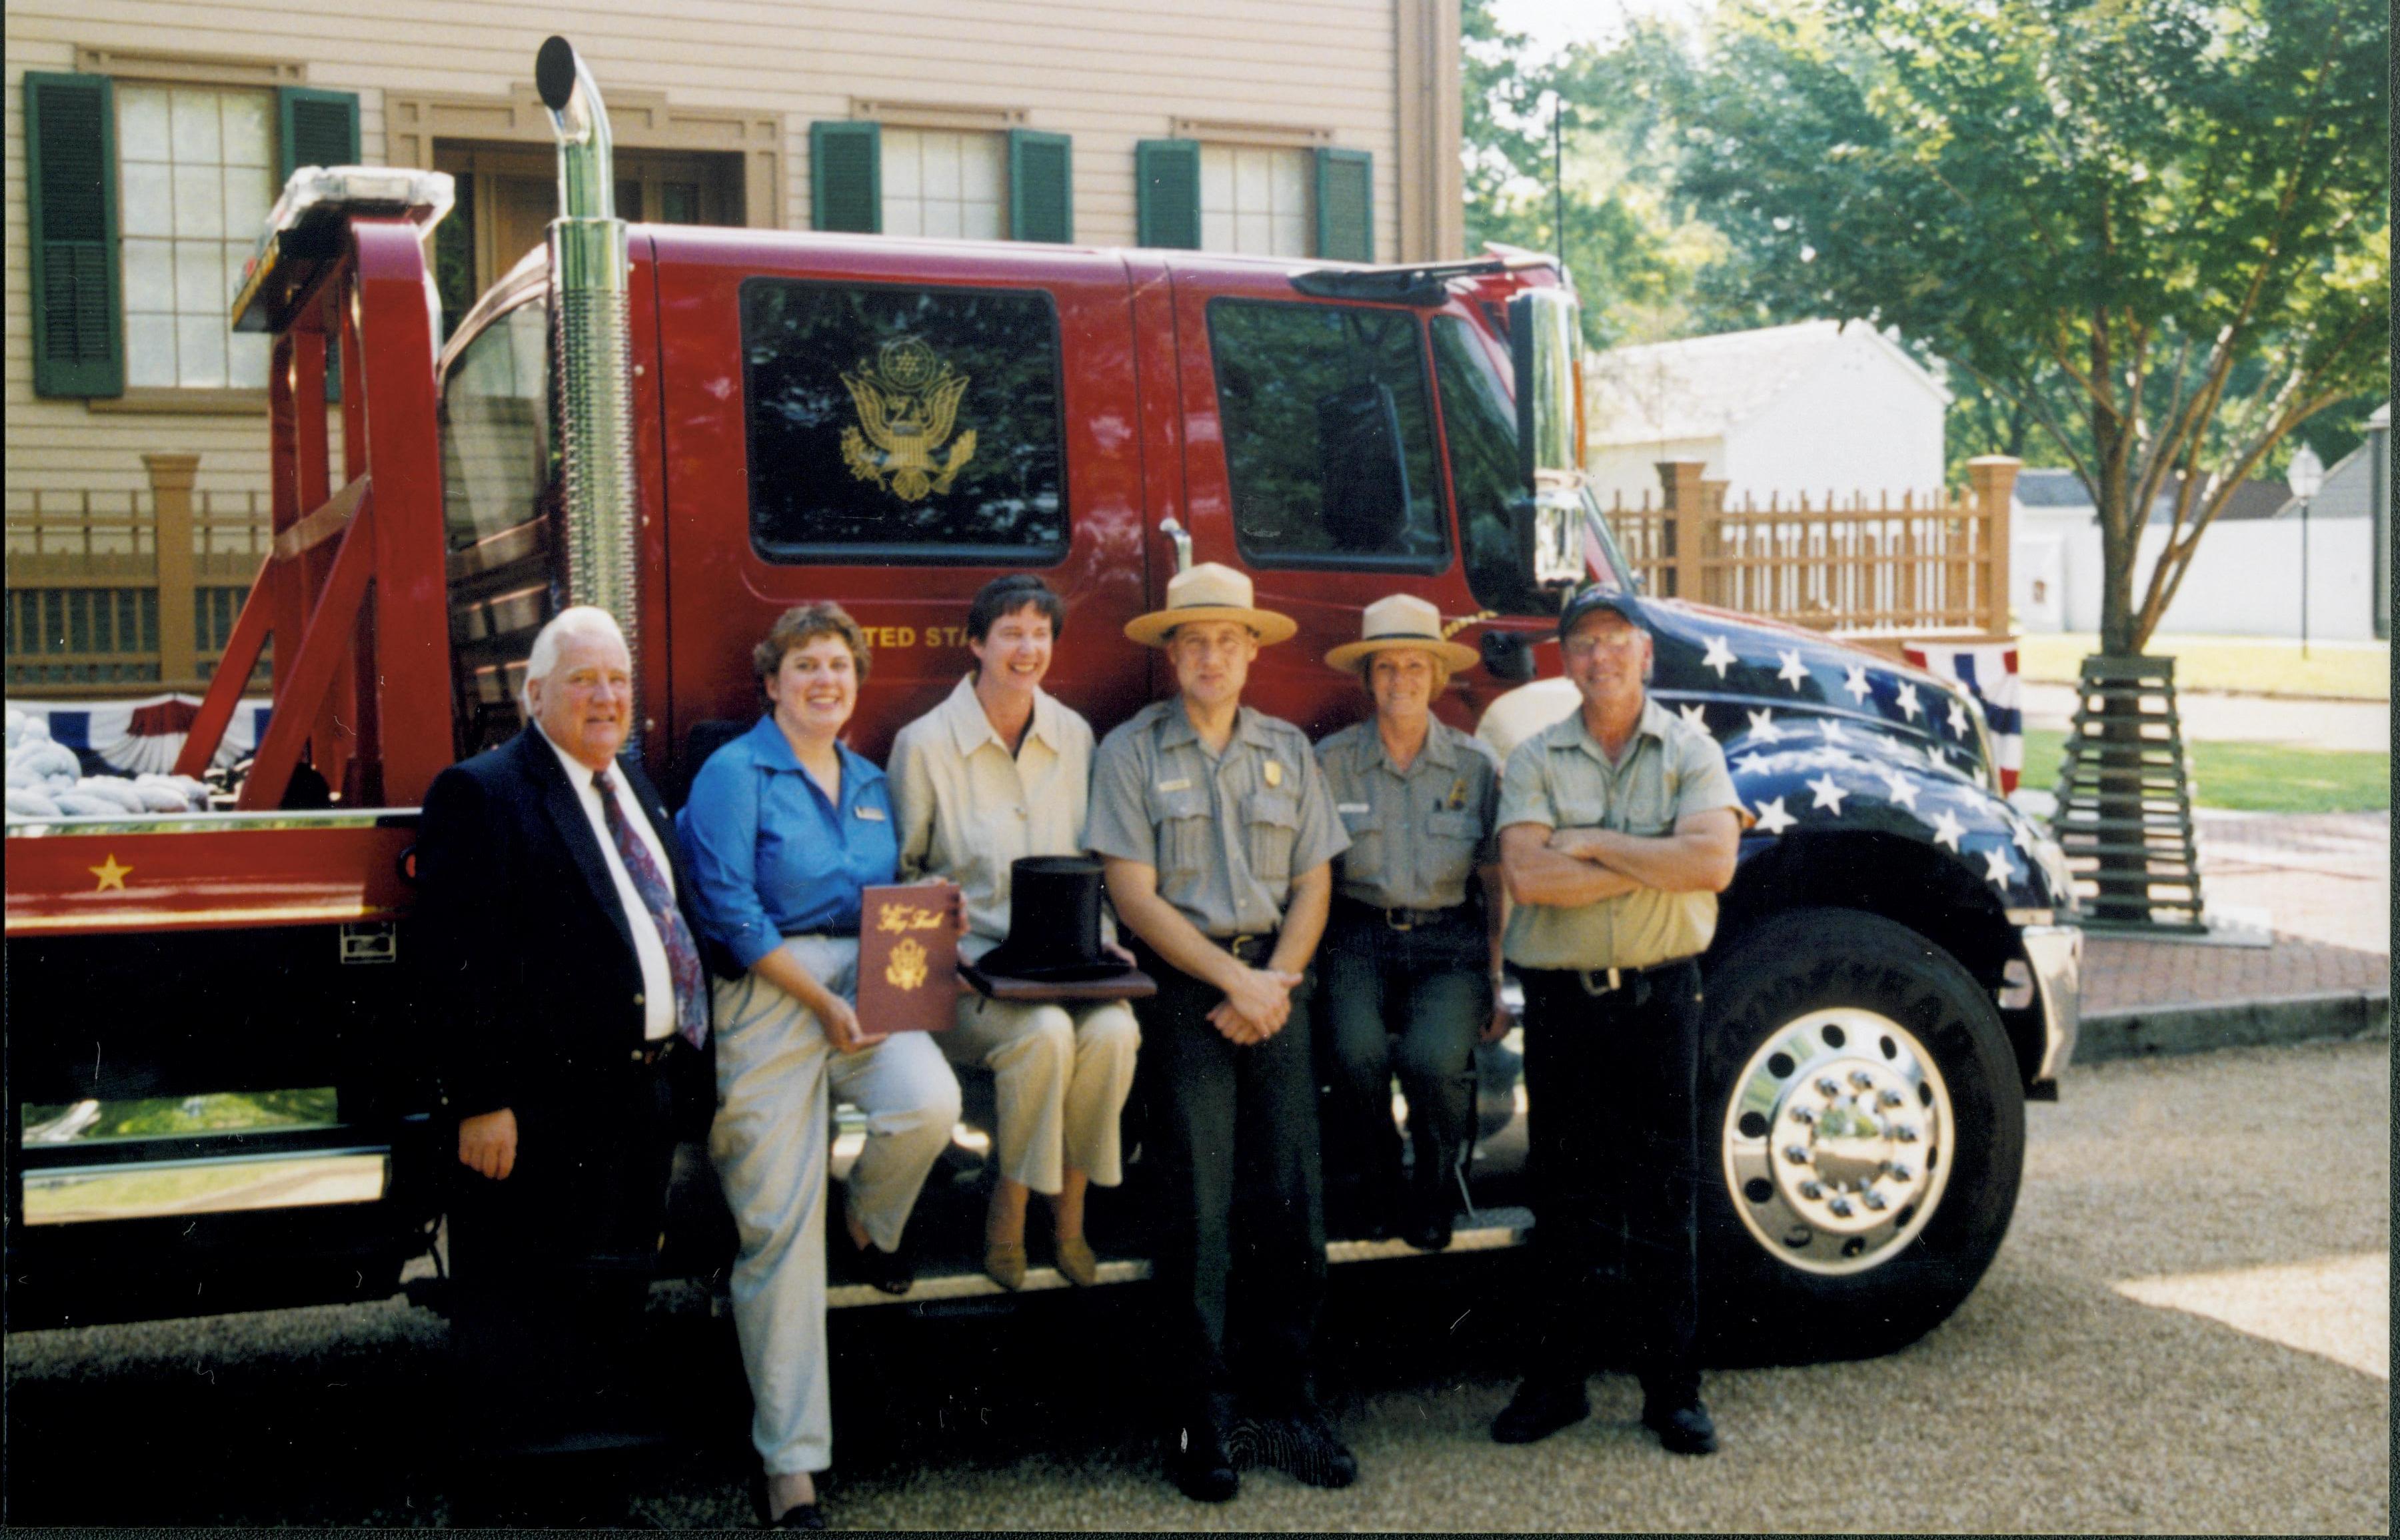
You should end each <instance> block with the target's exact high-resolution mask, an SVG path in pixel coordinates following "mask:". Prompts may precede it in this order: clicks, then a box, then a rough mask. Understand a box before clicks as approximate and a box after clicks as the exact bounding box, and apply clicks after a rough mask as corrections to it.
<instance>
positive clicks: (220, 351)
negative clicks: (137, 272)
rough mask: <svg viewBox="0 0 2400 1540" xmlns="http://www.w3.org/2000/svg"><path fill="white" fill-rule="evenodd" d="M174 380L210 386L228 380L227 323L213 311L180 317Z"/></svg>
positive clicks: (177, 331) (177, 327) (177, 382)
mask: <svg viewBox="0 0 2400 1540" xmlns="http://www.w3.org/2000/svg"><path fill="white" fill-rule="evenodd" d="M181 254H182V253H180V252H178V253H177V255H178V256H180V255H181ZM175 266H177V267H179V268H180V267H181V266H183V264H182V263H181V262H180V261H179V262H177V263H176V265H175ZM175 383H176V384H177V385H197V386H211V387H221V386H223V385H224V384H225V321H224V320H222V319H220V318H219V317H217V316H210V315H199V316H183V317H180V318H178V319H177V320H176V322H175Z"/></svg>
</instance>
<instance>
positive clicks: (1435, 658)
mask: <svg viewBox="0 0 2400 1540" xmlns="http://www.w3.org/2000/svg"><path fill="white" fill-rule="evenodd" d="M1360 631H1361V635H1360V637H1359V639H1358V640H1357V641H1355V642H1348V643H1344V644H1343V646H1341V647H1335V648H1334V649H1333V650H1332V651H1330V652H1329V653H1327V654H1326V655H1325V661H1326V662H1327V663H1328V664H1330V666H1332V667H1333V668H1336V669H1339V670H1341V671H1342V672H1343V673H1345V674H1356V675H1358V677H1359V679H1360V682H1361V683H1363V684H1364V685H1365V686H1366V688H1367V693H1368V694H1369V695H1370V697H1372V698H1373V700H1374V703H1375V713H1374V715H1372V716H1371V717H1370V718H1368V719H1367V720H1366V721H1363V722H1359V723H1357V724H1355V725H1353V726H1350V727H1346V728H1343V729H1342V730H1341V731H1339V732H1336V733H1334V734H1332V735H1331V736H1330V737H1329V738H1327V739H1325V740H1324V741H1323V742H1322V743H1318V744H1317V745H1316V758H1317V763H1318V764H1319V765H1321V766H1323V767H1324V770H1325V779H1326V784H1328V786H1329V787H1330V789H1331V791H1332V793H1333V801H1334V807H1335V810H1336V811H1339V812H1340V813H1341V815H1342V824H1343V828H1344V829H1345V830H1346V831H1347V832H1348V833H1349V836H1350V848H1349V850H1347V851H1346V852H1343V854H1342V855H1341V856H1340V857H1339V859H1338V860H1337V862H1336V865H1335V875H1334V894H1333V911H1332V916H1331V920H1330V923H1329V925H1328V928H1327V931H1326V937H1325V947H1324V951H1323V957H1324V961H1323V962H1322V964H1321V965H1320V966H1321V969H1322V972H1323V974H1324V977H1325V983H1326V986H1327V988H1326V1002H1327V1009H1326V1016H1327V1020H1328V1025H1329V1026H1330V1031H1328V1032H1326V1033H1325V1034H1324V1036H1323V1041H1322V1042H1321V1043H1319V1053H1320V1057H1321V1059H1322V1061H1323V1063H1324V1065H1325V1070H1326V1074H1327V1077H1328V1080H1329V1082H1330V1084H1331V1087H1332V1094H1331V1096H1330V1097H1329V1098H1328V1101H1327V1107H1326V1112H1327V1116H1326V1128H1325V1174H1326V1188H1327V1194H1326V1196H1327V1207H1328V1209H1329V1212H1330V1216H1331V1223H1332V1225H1333V1227H1334V1228H1335V1230H1336V1231H1337V1233H1339V1232H1341V1231H1343V1230H1347V1231H1349V1232H1351V1233H1359V1234H1365V1235H1372V1236H1381V1235H1384V1234H1389V1233H1392V1231H1393V1230H1394V1229H1395V1228H1397V1229H1398V1233H1399V1234H1400V1237H1401V1238H1402V1239H1403V1240H1406V1241H1407V1242H1408V1243H1409V1244H1410V1245H1411V1246H1413V1247H1417V1248H1418V1249H1420V1250H1425V1251H1439V1250H1441V1249H1442V1248H1443V1247H1447V1246H1448V1245H1449V1244H1450V1240H1451V1226H1452V1215H1453V1214H1454V1213H1455V1211H1456V1205H1455V1202H1454V1199H1455V1197H1456V1192H1455V1177H1454V1173H1456V1171H1457V1170H1458V1165H1459V1157H1460V1155H1461V1152H1463V1151H1464V1150H1465V1149H1466V1140H1467V1138H1469V1135H1470V1132H1471V1120H1472V1118H1473V1116H1474V1111H1475V1072H1474V1053H1475V1041H1476V1038H1477V1037H1478V1035H1479V1034H1480V1035H1481V1036H1483V1037H1485V1038H1491V1037H1496V1036H1498V1035H1499V1034H1501V1033H1503V1032H1505V1031H1507V1028H1508V1022H1507V1019H1506V1017H1504V1016H1503V1015H1501V1014H1500V1013H1499V1011H1498V1010H1497V1009H1496V1008H1495V1002H1496V1001H1497V1000H1498V998H1499V991H1498V989H1497V988H1496V985H1497V980H1498V974H1499V970H1500V947H1499V934H1500V933H1499V920H1500V916H1501V904H1500V895H1499V866H1498V859H1499V858H1498V853H1497V851H1496V849H1495V847H1494V845H1493V833H1492V815H1493V811H1494V809H1495V808H1496V807H1497V805H1498V801H1499V788H1500V767H1499V763H1498V761H1497V759H1496V758H1495V757H1494V756H1493V753H1492V751H1491V749H1489V748H1488V747H1486V746H1485V745H1484V744H1483V743H1480V742H1479V741H1478V740H1476V739H1473V738H1470V737H1468V736H1467V735H1466V734H1465V733H1463V732H1460V731H1459V730H1458V729H1455V728H1452V727H1450V726H1449V725H1447V724H1445V723H1443V722H1439V721H1437V720H1435V718H1434V715H1433V701H1434V697H1436V696H1438V695H1439V694H1440V693H1441V692H1442V690H1443V689H1445V688H1448V686H1449V684H1450V676H1451V674H1452V672H1453V671H1454V670H1457V669H1462V668H1466V667H1468V666H1470V665H1471V664H1473V663H1474V662H1475V661H1477V660H1476V653H1475V650H1474V649H1473V648H1472V647H1462V646H1460V645H1459V644H1458V643H1456V642H1452V641H1446V640H1444V639H1443V637H1442V634H1441V615H1440V612H1439V611H1438V610H1436V609H1435V608H1434V606H1432V605H1430V604H1428V603H1426V602H1425V600H1423V599H1419V598H1416V597H1414V596H1412V595H1411V594H1406V593H1396V594H1393V595H1392V596H1391V597H1389V598H1386V599H1381V600H1378V601H1377V602H1376V603H1374V604H1372V605H1370V606H1367V612H1366V614H1365V616H1364V617H1363V623H1362V625H1361V626H1360ZM1395 1059H1397V1060H1398V1070H1399V1076H1400V1087H1401V1089H1402V1090H1403V1091H1404V1092H1406V1093H1407V1096H1408V1103H1409V1136H1410V1141H1411V1144H1412V1145H1413V1146H1414V1147H1415V1155H1416V1165H1415V1170H1414V1173H1413V1177H1412V1179H1410V1180H1408V1181H1407V1182H1406V1183H1405V1184H1404V1183H1403V1180H1402V1178H1401V1172H1400V1138H1399V1131H1398V1128H1397V1127H1395V1126H1394V1124H1393V1122H1392V1107H1391V1083H1392V1082H1391V1076H1392V1070H1393V1063H1394V1060H1395ZM1403 1192H1405V1198H1404V1197H1403Z"/></svg>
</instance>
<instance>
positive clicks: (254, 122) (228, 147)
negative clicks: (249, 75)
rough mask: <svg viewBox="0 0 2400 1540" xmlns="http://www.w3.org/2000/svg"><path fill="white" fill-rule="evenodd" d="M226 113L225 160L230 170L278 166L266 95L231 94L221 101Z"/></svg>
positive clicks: (270, 168)
mask: <svg viewBox="0 0 2400 1540" xmlns="http://www.w3.org/2000/svg"><path fill="white" fill-rule="evenodd" d="M220 102H221V104H222V105H223V107H224V110H225V164H226V165H228V166H263V167H266V168H267V169H268V170H269V171H270V173H271V172H272V170H273V168H274V165H275V132H274V129H273V126H272V124H271V122H270V121H269V120H270V118H271V116H272V115H271V114H269V113H268V112H267V110H266V93H265V92H264V91H227V92H225V95H224V96H223V97H222V98H221V99H220Z"/></svg>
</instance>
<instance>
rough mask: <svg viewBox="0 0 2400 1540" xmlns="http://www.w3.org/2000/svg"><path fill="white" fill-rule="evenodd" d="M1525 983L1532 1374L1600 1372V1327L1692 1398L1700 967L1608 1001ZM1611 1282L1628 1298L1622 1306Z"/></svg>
mask: <svg viewBox="0 0 2400 1540" xmlns="http://www.w3.org/2000/svg"><path fill="white" fill-rule="evenodd" d="M1601 976H1602V979H1603V980H1604V978H1605V974H1602V975H1601ZM1520 977H1521V978H1522V979H1523V980H1524V985H1525V1095H1526V1098H1527V1101H1528V1104H1529V1113H1528V1120H1529V1124H1530V1126H1529V1128H1528V1133H1529V1135H1530V1150H1529V1162H1530V1170H1529V1174H1530V1176H1531V1179H1532V1186H1533V1199H1534V1261H1535V1276H1536V1279H1537V1284H1536V1287H1537V1288H1538V1290H1539V1296H1540V1297H1539V1299H1538V1300H1537V1301H1536V1309H1535V1313H1534V1333H1533V1336H1532V1340H1531V1349H1532V1351H1531V1352H1530V1353H1529V1355H1528V1356H1527V1358H1526V1374H1527V1377H1528V1378H1548V1377H1564V1378H1570V1379H1574V1380H1576V1381H1578V1382H1580V1381H1581V1380H1582V1378H1583V1377H1584V1376H1585V1375H1587V1374H1589V1373H1590V1372H1591V1371H1592V1370H1594V1369H1595V1368H1597V1367H1598V1365H1599V1362H1600V1343H1601V1341H1602V1331H1603V1329H1609V1330H1616V1331H1617V1335H1618V1336H1619V1337H1620V1340H1621V1341H1622V1342H1623V1344H1624V1348H1625V1356H1626V1358H1627V1359H1628V1360H1629V1361H1630V1365H1631V1367H1632V1369H1633V1370H1634V1371H1635V1372H1636V1373H1638V1374H1639V1375H1640V1376H1641V1378H1642V1387H1643V1391H1644V1392H1645V1393H1646V1394H1647V1395H1648V1396H1649V1397H1652V1398H1654V1399H1661V1400H1665V1401H1668V1402H1669V1403H1670V1404H1675V1403H1680V1402H1682V1401H1684V1400H1688V1399H1690V1398H1692V1397H1695V1396H1697V1395H1698V1390H1699V1367H1698V1357H1697V1336H1698V1317H1699V1298H1698V1257H1697V1250H1698V1247H1697V1243H1696V1238H1695V1235H1694V1214H1693V1204H1694V1200H1695V1195H1696V1193H1697V1192H1698V1188H1697V1179H1698V1169H1697V1165H1698V1142H1697V1138H1696V1132H1697V1131H1696V1129H1695V1126H1694V1121H1695V1116H1696V1111H1695V1109H1696V1104H1697V1092H1696V1085H1695V1082H1696V1080H1697V1076H1698V1062H1699V1037H1700V1032H1699V1028H1700V971H1699V966H1698V964H1697V963H1696V962H1692V961H1684V962H1680V963H1671V964H1668V965H1665V966H1662V967H1660V968H1657V969H1654V970H1652V971H1651V972H1649V973H1646V974H1634V975H1630V976H1628V977H1627V978H1626V979H1625V982H1624V983H1623V984H1621V985H1620V986H1619V988H1616V989H1613V990H1609V991H1607V992H1605V993H1602V994H1599V995H1594V994H1592V993H1590V992H1589V991H1588V990H1587V989H1586V988H1585V981H1586V977H1587V975H1585V974H1577V973H1570V972H1561V971H1555V970H1549V969H1524V970H1520ZM1609 1274H1615V1275H1616V1276H1617V1277H1618V1278H1621V1279H1622V1282H1623V1288H1624V1295H1623V1303H1622V1305H1621V1306H1620V1307H1618V1308H1616V1309H1612V1308H1611V1302H1610V1301H1609V1299H1608V1297H1607V1293H1606V1291H1605V1289H1604V1279H1605V1278H1606V1276H1607V1275H1609ZM1618 1321H1621V1322H1622V1323H1623V1326H1622V1329H1621V1330H1617V1329H1616V1328H1614V1327H1612V1326H1611V1325H1610V1323H1612V1322H1618Z"/></svg>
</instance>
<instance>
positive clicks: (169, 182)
mask: <svg viewBox="0 0 2400 1540" xmlns="http://www.w3.org/2000/svg"><path fill="white" fill-rule="evenodd" d="M120 170H121V172H122V175H123V178H124V187H125V202H124V205H123V208H122V209H121V211H119V213H118V218H119V220H120V221H121V222H122V225H123V228H124V231H125V233H126V234H127V235H129V236H169V235H173V234H174V233H175V194H174V180H173V179H174V173H173V172H172V171H171V170H169V169H168V168H167V167H165V166H154V165H150V164H148V163H146V162H143V161H132V160H129V161H127V162H126V163H125V165H124V166H123V167H122V168H120Z"/></svg>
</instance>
